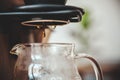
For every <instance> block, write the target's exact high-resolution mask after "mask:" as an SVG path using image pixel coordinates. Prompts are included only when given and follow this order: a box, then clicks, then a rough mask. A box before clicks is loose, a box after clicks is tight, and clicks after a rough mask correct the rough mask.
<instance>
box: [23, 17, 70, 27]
mask: <svg viewBox="0 0 120 80" xmlns="http://www.w3.org/2000/svg"><path fill="white" fill-rule="evenodd" d="M69 22H70V21H69V20H68V21H65V20H52V19H49V20H47V19H45V20H30V21H23V22H21V24H22V25H24V26H40V25H48V26H51V25H65V24H68V23H69Z"/></svg>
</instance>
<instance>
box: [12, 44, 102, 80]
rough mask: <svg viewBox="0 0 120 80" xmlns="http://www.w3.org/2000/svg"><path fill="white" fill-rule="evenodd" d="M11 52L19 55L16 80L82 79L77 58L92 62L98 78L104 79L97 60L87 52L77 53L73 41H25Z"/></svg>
mask: <svg viewBox="0 0 120 80" xmlns="http://www.w3.org/2000/svg"><path fill="white" fill-rule="evenodd" d="M11 53H13V54H16V55H18V59H17V61H16V64H15V68H14V80H82V79H81V77H80V75H79V73H78V69H77V66H76V65H75V61H76V59H79V58H86V59H89V60H90V61H91V62H92V65H93V68H94V70H95V75H96V80H103V77H102V72H101V69H100V66H99V64H98V63H97V61H96V60H95V59H94V58H92V57H91V56H89V55H87V54H75V53H74V44H72V43H25V44H17V45H15V46H14V47H13V48H12V50H11Z"/></svg>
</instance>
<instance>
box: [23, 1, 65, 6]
mask: <svg viewBox="0 0 120 80" xmlns="http://www.w3.org/2000/svg"><path fill="white" fill-rule="evenodd" d="M66 1H67V0H24V2H25V4H26V5H31V4H60V5H65V3H66Z"/></svg>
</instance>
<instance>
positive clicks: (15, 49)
mask: <svg viewBox="0 0 120 80" xmlns="http://www.w3.org/2000/svg"><path fill="white" fill-rule="evenodd" d="M24 49H25V46H24V45H22V44H17V45H15V46H14V47H13V48H12V49H11V50H10V53H11V54H14V55H19V54H21V53H22V50H24Z"/></svg>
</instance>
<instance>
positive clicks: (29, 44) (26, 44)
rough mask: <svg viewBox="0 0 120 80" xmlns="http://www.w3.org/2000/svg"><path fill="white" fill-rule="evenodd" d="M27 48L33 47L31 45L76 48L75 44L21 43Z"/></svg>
mask: <svg viewBox="0 0 120 80" xmlns="http://www.w3.org/2000/svg"><path fill="white" fill-rule="evenodd" d="M19 44H22V45H25V46H31V45H36V46H37V45H58V46H60V45H61V46H62V45H63V46H74V45H75V43H19Z"/></svg>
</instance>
